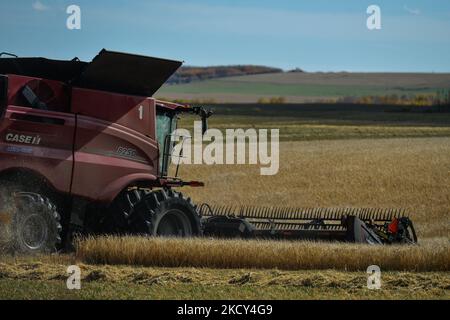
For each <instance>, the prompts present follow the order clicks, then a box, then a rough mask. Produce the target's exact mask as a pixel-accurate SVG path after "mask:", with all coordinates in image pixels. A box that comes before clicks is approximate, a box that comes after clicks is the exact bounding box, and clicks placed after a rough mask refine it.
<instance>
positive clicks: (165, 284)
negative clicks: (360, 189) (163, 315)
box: [0, 255, 450, 300]
mask: <svg viewBox="0 0 450 320" xmlns="http://www.w3.org/2000/svg"><path fill="white" fill-rule="evenodd" d="M36 261H39V262H36ZM75 263H76V264H77V265H78V266H80V268H81V279H82V288H81V290H67V288H66V283H65V282H66V279H67V272H66V269H67V266H68V265H70V264H75ZM366 285H367V274H366V273H365V272H349V271H336V270H306V271H305V270H300V271H285V270H278V269H270V270H262V269H209V268H160V267H156V268H153V267H152V268H148V267H141V266H122V265H120V266H116V265H89V264H85V263H81V262H79V261H76V260H75V259H74V258H73V257H72V256H65V255H60V256H50V257H49V256H45V257H39V258H33V259H31V258H15V259H12V258H6V257H0V299H152V300H155V299H449V298H450V276H449V273H448V272H422V273H417V272H396V271H394V272H392V271H386V272H383V273H382V289H380V290H369V289H367V287H366Z"/></svg>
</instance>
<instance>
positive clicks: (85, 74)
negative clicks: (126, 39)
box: [0, 49, 182, 97]
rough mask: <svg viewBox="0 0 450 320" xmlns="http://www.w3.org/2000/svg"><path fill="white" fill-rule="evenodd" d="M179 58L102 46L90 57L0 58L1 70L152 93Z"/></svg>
mask: <svg viewBox="0 0 450 320" xmlns="http://www.w3.org/2000/svg"><path fill="white" fill-rule="evenodd" d="M181 65H182V62H181V61H175V60H167V59H160V58H153V57H147V56H141V55H134V54H128V53H121V52H114V51H107V50H105V49H103V50H102V51H100V53H99V54H98V55H97V56H96V57H95V58H94V59H93V60H92V62H89V63H88V62H83V61H79V60H78V59H74V60H69V61H62V60H51V59H46V58H0V74H17V75H23V76H29V77H36V78H45V79H50V80H57V81H63V82H66V83H68V84H71V85H73V86H75V87H79V88H87V89H94V90H102V91H109V92H115V93H121V94H127V95H136V96H144V97H151V96H153V94H154V93H155V92H156V91H157V90H158V89H159V88H160V87H161V86H162V85H163V84H164V83H165V82H166V81H167V79H169V77H170V76H171V75H172V74H173V73H175V71H177V69H178V68H179V67H180V66H181Z"/></svg>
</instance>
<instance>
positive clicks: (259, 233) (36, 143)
mask: <svg viewBox="0 0 450 320" xmlns="http://www.w3.org/2000/svg"><path fill="white" fill-rule="evenodd" d="M180 66H181V62H179V61H173V60H166V59H158V58H151V57H144V56H138V55H131V54H124V53H118V52H111V51H106V50H102V51H101V52H100V53H99V54H98V55H97V56H96V57H95V58H94V59H93V61H92V62H90V63H87V62H82V61H79V60H78V59H73V60H71V61H57V60H49V59H44V58H18V57H2V58H0V189H1V194H0V245H1V246H3V247H6V249H7V250H9V251H15V252H24V253H34V252H49V251H54V250H57V249H61V248H68V247H70V244H71V242H72V238H73V236H74V235H75V234H140V235H150V236H180V237H190V236H200V235H206V236H214V237H242V238H250V237H262V238H276V239H279V238H292V239H322V240H342V241H350V242H365V243H373V244H382V243H415V242H416V241H417V239H416V236H415V232H414V228H413V226H412V223H411V221H410V220H409V219H408V218H407V217H405V216H404V214H403V212H399V211H394V210H391V211H386V210H385V211H381V210H376V209H372V210H369V209H361V210H358V209H352V210H350V209H288V208H285V209H283V208H279V209H277V208H270V209H269V208H262V209H261V208H260V209H258V208H224V207H210V206H209V205H207V204H204V205H202V206H200V207H198V206H197V205H195V204H194V203H193V202H192V200H191V199H189V198H186V197H184V196H183V195H182V194H181V193H180V192H178V191H176V189H177V188H178V187H182V186H186V185H189V186H195V187H199V186H203V183H201V182H199V181H183V180H182V179H180V178H178V177H176V176H175V177H170V176H169V175H168V167H169V162H170V157H171V152H172V142H171V139H170V137H171V133H172V132H173V130H175V129H176V126H177V117H178V115H180V114H183V113H195V114H198V115H199V116H200V117H201V118H202V123H203V127H204V128H203V129H204V131H205V130H206V128H207V118H208V117H209V116H210V112H208V111H207V110H205V109H203V108H191V107H189V106H184V105H180V104H175V103H169V102H164V101H158V100H157V99H154V98H152V95H153V94H154V93H155V92H156V91H157V90H158V88H159V87H160V86H161V85H162V84H164V82H165V81H166V80H167V79H168V78H169V77H170V76H171V75H172V74H173V73H174V72H175V71H176V70H177V69H178V68H179V67H180Z"/></svg>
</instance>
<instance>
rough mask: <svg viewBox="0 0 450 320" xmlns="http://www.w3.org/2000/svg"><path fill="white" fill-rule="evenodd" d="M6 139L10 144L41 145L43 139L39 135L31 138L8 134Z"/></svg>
mask: <svg viewBox="0 0 450 320" xmlns="http://www.w3.org/2000/svg"><path fill="white" fill-rule="evenodd" d="M5 139H6V141H8V142H17V143H24V144H34V145H39V144H40V143H41V137H40V136H39V135H34V136H29V135H25V134H18V133H8V134H6V137H5Z"/></svg>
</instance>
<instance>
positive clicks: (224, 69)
mask: <svg viewBox="0 0 450 320" xmlns="http://www.w3.org/2000/svg"><path fill="white" fill-rule="evenodd" d="M282 71H283V70H281V69H278V68H272V67H265V66H254V65H235V66H213V67H189V66H186V67H181V68H180V69H179V70H178V71H177V72H176V73H175V74H174V75H173V76H172V77H171V78H170V79H169V80H168V81H167V83H170V84H180V83H190V82H192V81H199V80H208V79H216V78H224V77H233V76H246V75H254V74H265V73H278V72H282Z"/></svg>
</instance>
